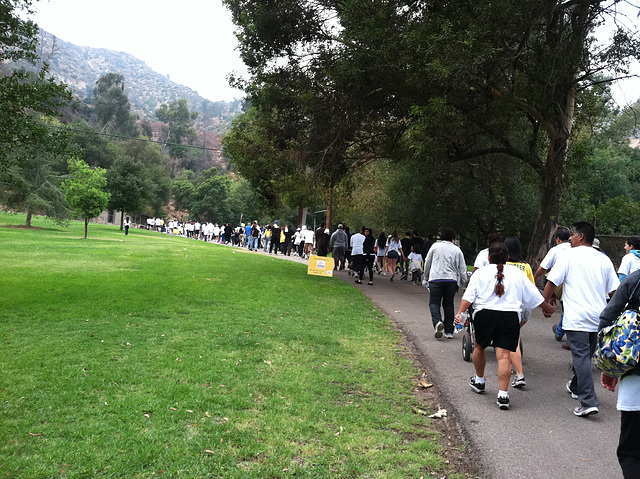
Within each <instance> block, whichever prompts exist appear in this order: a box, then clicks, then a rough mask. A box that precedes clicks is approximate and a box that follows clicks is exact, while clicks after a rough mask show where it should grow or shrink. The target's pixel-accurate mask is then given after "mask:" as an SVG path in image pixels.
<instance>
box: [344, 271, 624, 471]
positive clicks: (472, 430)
mask: <svg viewBox="0 0 640 479" xmlns="http://www.w3.org/2000/svg"><path fill="white" fill-rule="evenodd" d="M336 277H337V278H340V279H342V280H344V281H347V282H350V283H352V284H353V280H352V279H351V278H350V277H349V276H348V275H347V274H346V273H345V272H343V271H340V272H338V274H337V275H336ZM374 283H375V284H374V285H373V286H368V285H367V284H366V283H365V284H364V285H356V284H354V287H357V288H358V289H360V290H362V292H363V293H364V294H365V295H366V296H367V297H369V298H370V299H371V300H372V301H373V302H374V303H375V304H376V305H377V306H378V308H380V310H382V312H384V313H385V314H387V315H388V316H389V317H390V318H391V319H392V320H393V321H394V323H395V324H397V325H398V327H399V328H400V329H401V330H402V332H403V333H404V334H405V336H406V337H407V338H408V339H409V341H411V342H412V343H413V345H414V347H415V348H416V349H417V351H418V352H419V353H420V355H421V356H422V358H423V359H424V362H425V365H426V369H427V370H428V371H429V372H430V377H431V380H432V381H433V382H434V383H435V384H436V386H437V387H438V388H439V390H440V392H441V394H442V396H443V399H444V400H445V401H446V402H447V403H448V409H449V410H453V411H452V412H453V417H454V419H455V420H457V421H458V422H459V425H460V426H461V427H462V429H463V431H464V435H465V437H466V439H467V440H468V441H469V443H470V444H471V447H472V450H473V452H474V453H475V455H476V456H477V457H479V458H480V461H481V464H480V466H481V467H480V471H481V476H482V477H486V478H548V479H555V478H558V479H560V478H576V479H577V478H584V477H607V478H611V479H615V478H619V477H622V473H621V471H620V467H619V465H618V461H617V458H616V456H615V449H616V446H617V443H618V434H619V431H620V413H619V412H618V411H617V410H616V408H615V404H616V397H617V396H616V394H614V393H611V392H609V391H606V390H605V389H604V388H602V387H601V386H600V374H599V373H598V371H597V370H596V369H595V368H594V381H596V384H597V386H596V391H597V394H598V397H599V398H600V414H598V415H595V416H591V417H589V418H579V417H576V416H574V414H573V408H574V407H575V406H576V405H578V401H577V400H575V399H572V398H571V396H570V395H569V393H568V392H567V390H566V383H567V381H568V380H569V379H571V353H570V352H569V351H567V350H564V349H562V348H561V347H560V343H559V342H557V341H556V340H555V338H554V337H553V334H552V332H551V326H552V325H553V324H555V323H556V322H557V321H558V318H559V315H557V314H556V315H554V316H553V317H552V318H549V319H547V318H545V317H544V316H543V315H542V311H541V310H540V309H537V310H536V311H534V313H533V315H532V318H531V320H530V321H529V322H528V323H527V325H526V326H525V327H524V328H523V330H522V341H523V350H524V373H525V377H526V380H527V386H526V387H525V388H523V389H521V390H517V389H513V388H509V390H510V391H509V394H510V396H511V408H510V409H509V410H508V411H501V410H499V409H498V406H497V405H496V395H497V393H498V384H497V383H498V378H497V364H496V360H495V354H492V349H491V348H490V349H489V350H488V354H487V356H488V361H487V368H486V373H485V376H486V380H487V392H486V393H485V394H483V395H479V394H476V393H474V392H473V391H472V390H471V388H469V386H468V381H469V377H471V376H472V375H473V374H474V369H473V365H472V363H471V362H469V363H467V362H465V361H464V360H463V358H462V334H454V339H449V340H447V339H435V338H434V330H433V326H432V324H431V316H430V314H429V308H428V303H429V292H428V290H427V289H426V288H424V287H422V286H414V285H412V284H411V282H405V281H398V276H396V280H395V281H393V282H389V278H388V277H385V276H382V275H376V277H375V278H374ZM459 304H460V295H458V296H457V297H456V302H455V305H456V311H457V308H458V306H459Z"/></svg>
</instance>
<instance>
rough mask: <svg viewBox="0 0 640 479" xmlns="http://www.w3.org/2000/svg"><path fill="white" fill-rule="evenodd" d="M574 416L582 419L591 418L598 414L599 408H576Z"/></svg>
mask: <svg viewBox="0 0 640 479" xmlns="http://www.w3.org/2000/svg"><path fill="white" fill-rule="evenodd" d="M573 414H575V415H576V416H580V417H588V416H591V415H592V414H598V408H597V407H595V406H592V407H584V406H578V407H576V408H574V410H573Z"/></svg>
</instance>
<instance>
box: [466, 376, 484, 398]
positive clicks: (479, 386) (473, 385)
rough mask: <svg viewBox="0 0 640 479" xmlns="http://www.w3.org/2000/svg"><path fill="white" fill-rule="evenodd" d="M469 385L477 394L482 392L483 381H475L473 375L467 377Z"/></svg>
mask: <svg viewBox="0 0 640 479" xmlns="http://www.w3.org/2000/svg"><path fill="white" fill-rule="evenodd" d="M469 387H470V388H471V389H473V391H474V392H477V393H478V394H482V393H483V392H484V383H477V382H476V377H475V376H471V377H470V378H469Z"/></svg>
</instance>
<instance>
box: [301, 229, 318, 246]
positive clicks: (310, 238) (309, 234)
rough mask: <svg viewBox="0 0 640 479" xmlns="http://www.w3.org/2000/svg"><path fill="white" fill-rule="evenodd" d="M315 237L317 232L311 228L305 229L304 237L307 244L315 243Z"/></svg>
mask: <svg viewBox="0 0 640 479" xmlns="http://www.w3.org/2000/svg"><path fill="white" fill-rule="evenodd" d="M314 237H315V233H314V232H313V231H311V230H304V231H303V232H302V238H303V239H304V242H305V244H313V238H314Z"/></svg>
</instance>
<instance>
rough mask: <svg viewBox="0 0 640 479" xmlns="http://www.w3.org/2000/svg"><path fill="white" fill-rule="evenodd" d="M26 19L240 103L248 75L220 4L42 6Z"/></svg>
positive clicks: (73, 0) (175, 0)
mask: <svg viewBox="0 0 640 479" xmlns="http://www.w3.org/2000/svg"><path fill="white" fill-rule="evenodd" d="M34 7H35V9H36V14H35V15H34V16H32V17H30V19H31V20H33V21H35V23H37V24H38V26H39V27H40V28H42V29H44V30H46V31H47V32H49V33H50V34H52V35H54V36H56V37H58V38H59V39H60V40H64V41H66V42H70V43H73V44H75V45H78V46H85V47H94V48H106V49H109V50H116V51H122V52H125V53H129V54H131V55H133V56H135V57H136V58H138V59H140V60H142V61H144V62H145V63H146V64H147V66H149V67H150V68H152V69H153V70H155V71H156V72H157V73H161V74H163V75H169V76H170V78H171V80H172V81H174V82H176V83H179V84H181V85H185V86H188V87H189V88H191V89H193V90H196V91H197V92H198V93H199V94H200V95H201V96H203V97H205V98H207V99H209V100H211V101H219V100H227V101H231V100H233V99H234V98H242V97H243V96H244V95H243V92H242V91H240V90H236V89H233V88H231V87H230V86H229V84H228V82H227V80H226V77H227V75H228V74H229V73H231V72H234V71H235V72H239V73H240V74H243V73H244V72H246V69H245V68H244V64H243V63H242V60H240V56H239V54H238V52H236V51H235V48H236V46H237V41H236V37H235V35H234V33H233V32H234V29H235V27H234V25H233V23H232V21H231V14H230V13H229V11H228V10H227V9H226V8H225V7H224V6H223V5H222V2H221V1H220V0H109V1H98V0H40V1H39V2H36V3H35V4H34Z"/></svg>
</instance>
